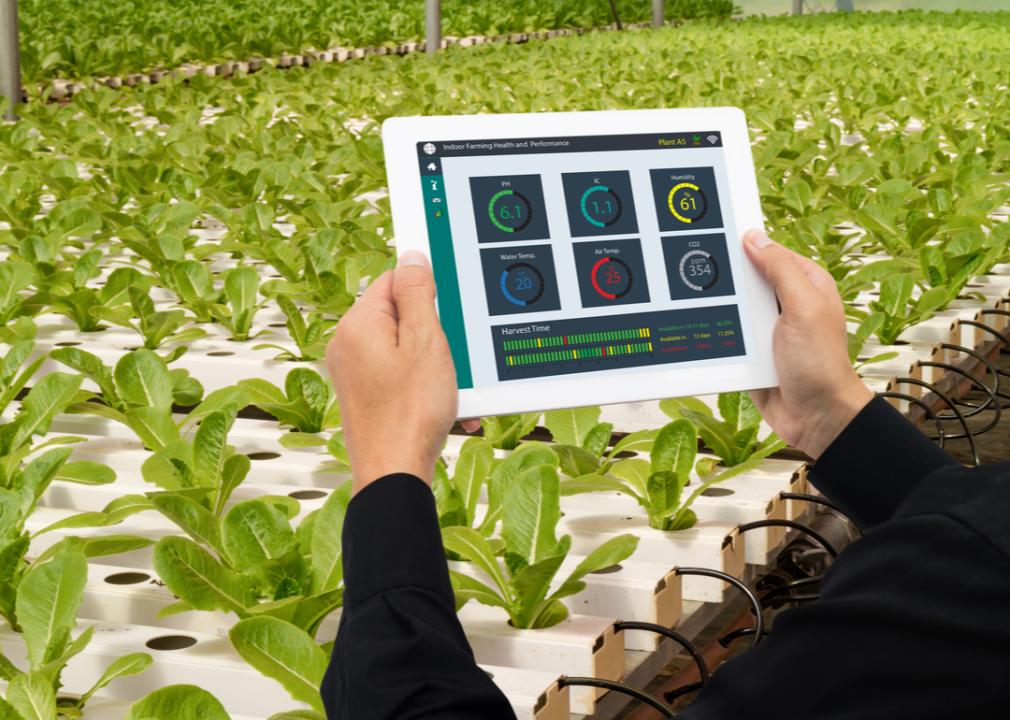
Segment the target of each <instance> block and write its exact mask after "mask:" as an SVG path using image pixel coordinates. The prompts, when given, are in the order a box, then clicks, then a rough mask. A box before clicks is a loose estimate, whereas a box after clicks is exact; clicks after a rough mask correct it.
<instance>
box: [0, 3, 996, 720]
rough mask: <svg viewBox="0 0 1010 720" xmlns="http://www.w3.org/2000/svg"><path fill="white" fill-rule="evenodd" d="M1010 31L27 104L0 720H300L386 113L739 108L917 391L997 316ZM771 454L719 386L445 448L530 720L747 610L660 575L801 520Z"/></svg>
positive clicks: (782, 210)
mask: <svg viewBox="0 0 1010 720" xmlns="http://www.w3.org/2000/svg"><path fill="white" fill-rule="evenodd" d="M1008 24H1010V21H1008V18H1007V16H1004V15H993V16H989V15H987V16H974V15H955V16H943V17H936V16H932V15H918V14H916V15H897V16H865V17H863V16H859V17H857V16H853V17H848V18H816V19H809V20H803V21H796V20H786V19H783V20H768V19H760V20H750V21H746V22H741V23H733V24H732V25H722V26H720V25H715V24H712V25H709V24H689V25H686V26H684V27H681V28H678V29H676V30H672V29H665V30H657V31H635V32H629V33H625V34H617V33H612V34H606V35H602V34H601V35H595V36H593V37H591V38H588V37H583V38H570V39H564V40H555V41H551V42H544V43H534V44H530V45H526V46H522V47H519V46H483V47H476V48H469V49H457V50H452V51H450V52H447V53H445V54H444V55H442V56H440V57H438V58H437V59H434V60H431V59H426V58H423V57H407V58H372V59H368V60H364V61H362V62H360V63H355V64H346V65H319V66H315V67H313V68H311V69H308V70H304V71H302V70H298V71H290V72H263V73H259V74H256V75H254V76H249V77H244V76H238V77H234V78H230V79H227V80H224V79H214V80H212V79H207V78H194V79H193V80H192V82H190V83H186V84H183V83H172V82H169V83H167V84H164V85H159V86H157V87H144V88H138V89H133V90H126V91H112V90H102V89H100V90H95V91H85V92H83V93H82V94H81V95H79V96H77V97H76V98H75V99H74V101H73V102H72V103H71V104H69V105H66V106H62V107H60V106H53V105H44V104H31V105H28V106H25V107H23V108H22V109H21V110H20V114H21V116H22V119H21V120H20V121H19V122H18V123H16V124H9V125H4V126H2V127H0V136H2V137H0V140H2V142H0V246H2V247H0V251H2V253H3V263H2V264H0V321H2V322H3V327H2V329H0V342H2V343H3V345H2V347H0V349H2V356H3V359H2V360H0V391H2V394H0V410H2V413H3V414H2V423H3V424H2V426H0V469H2V472H0V483H2V486H0V517H2V525H0V616H2V618H3V625H2V629H0V648H2V653H3V654H2V656H0V678H2V680H3V684H4V685H5V686H6V691H5V693H4V696H5V697H6V703H0V717H4V718H14V719H17V718H21V719H22V720H50V719H52V718H58V717H60V718H62V717H67V718H70V717H80V716H81V715H82V712H83V711H82V708H83V707H84V706H85V705H86V706H87V712H86V716H87V717H88V718H91V717H94V718H121V717H123V716H124V715H127V714H128V716H129V717H130V718H134V719H138V720H139V719H140V718H163V719H164V720H169V718H171V719H172V720H180V719H182V720H185V719H188V718H194V719H195V718H200V720H216V719H217V718H222V717H229V716H230V717H232V718H235V719H236V720H238V719H240V718H246V719H257V720H262V719H263V718H267V717H275V718H278V719H280V718H290V719H294V718H300V719H303V720H304V719H305V718H321V717H322V712H321V706H320V701H319V698H318V684H319V681H320V680H321V677H322V673H323V671H324V669H325V666H326V663H327V660H328V652H327V651H328V649H329V645H330V643H331V642H332V640H333V637H334V634H335V629H336V624H337V619H338V617H339V612H340V610H339V608H340V602H341V595H342V585H341V564H340V547H339V528H340V526H341V522H342V517H343V513H344V510H345V508H346V505H347V502H348V500H349V497H348V496H349V491H348V483H347V478H348V468H347V465H346V463H345V459H346V457H345V453H344V447H343V444H342V442H341V433H340V416H339V411H338V409H337V407H336V404H335V402H334V399H333V396H332V392H331V390H330V389H329V385H328V383H327V381H326V380H325V378H324V376H323V375H322V374H321V371H322V367H321V364H320V362H319V360H320V357H321V355H322V352H323V348H324V346H325V342H326V340H327V337H328V334H329V333H330V331H331V330H332V327H333V325H334V321H335V320H336V318H338V317H339V315H340V313H341V312H342V311H343V310H345V309H346V308H347V307H348V305H349V304H350V303H351V302H352V301H353V298H354V297H355V295H356V294H357V293H358V292H359V290H360V288H361V286H362V285H364V284H365V283H367V281H368V279H369V278H371V277H374V276H375V275H376V274H377V273H378V272H379V271H381V270H382V269H384V268H386V267H388V266H389V265H390V264H391V250H390V248H389V243H388V238H389V218H388V201H387V199H386V198H385V195H384V190H383V187H384V171H383V164H382V157H381V149H380V143H379V137H378V123H380V122H381V121H382V120H383V119H384V118H385V117H388V116H391V115H404V114H416V113H447V112H454V113H460V112H477V111H491V112H496V111H497V112H501V111H515V110H524V111H535V110H560V109H588V108H597V107H610V108H623V107H654V106H700V105H730V104H732V105H738V106H741V107H743V108H744V109H745V110H746V111H747V112H748V115H749V118H750V121H751V124H752V135H753V140H754V143H755V157H756V162H757V166H758V167H759V168H760V174H761V185H762V194H763V203H764V209H765V212H766V214H767V221H768V227H769V228H770V230H771V232H772V234H773V236H774V237H776V239H778V240H779V241H781V242H783V243H785V244H787V245H789V246H791V247H794V248H796V249H798V250H800V251H802V252H804V253H806V254H808V255H811V256H813V257H815V258H817V259H818V260H819V261H821V262H822V263H823V264H825V265H826V266H827V267H828V268H829V269H830V270H831V272H832V273H833V275H834V276H835V277H836V279H837V281H838V285H839V287H840V289H841V291H842V294H843V296H844V298H845V300H846V302H847V307H848V312H849V316H850V320H851V324H850V330H851V332H852V349H851V352H852V359H853V362H854V363H856V364H857V365H858V366H859V368H860V372H861V373H862V374H863V376H864V377H865V378H866V380H867V382H868V384H869V385H870V386H871V387H873V388H874V389H875V390H879V391H885V390H888V389H891V390H899V391H901V392H904V393H907V394H908V395H911V396H913V397H916V398H918V397H924V396H926V395H927V392H926V389H925V388H923V387H922V386H920V385H916V384H910V383H902V382H901V379H902V378H909V377H911V378H913V379H918V380H924V381H926V382H928V383H930V384H935V383H942V382H943V379H944V378H943V376H944V375H945V374H947V373H949V372H950V371H948V370H946V369H945V368H943V367H936V366H922V365H920V363H921V362H929V361H937V360H940V361H950V362H952V363H957V362H961V361H962V360H964V359H965V357H966V355H965V354H964V353H963V352H960V351H957V350H952V349H950V347H941V344H946V345H948V346H950V345H958V346H966V347H967V348H969V349H983V350H986V351H988V350H991V343H992V341H993V340H994V339H998V338H999V337H1000V336H999V335H997V333H1002V332H1003V331H1004V330H1006V329H1007V327H1008V324H1007V322H1006V320H1007V316H1005V315H1002V314H999V313H993V312H991V311H993V310H1001V309H1003V308H1004V306H1005V303H1006V298H1007V297H1008V290H1010V265H1007V264H1003V263H1006V262H1007V261H1008V260H1010V258H1008V257H1007V255H1008V249H1007V241H1008V240H1010V224H1008V223H1007V222H1006V220H1007V214H1008V208H1007V202H1008V198H1010V184H1008V174H1010V140H1008V137H1010V132H1008V128H1007V125H1006V123H1007V118H1010V107H1008V104H1010V100H1008V97H1010V94H1008V93H1007V92H1006V90H1007V88H1006V86H1005V84H1002V83H1005V79H1004V78H1001V77H1000V76H999V73H998V70H999V68H1004V67H1007V66H1008V64H1010V57H1008V55H1010V49H1008V48H1007V46H1006V44H1005V32H1006V25H1008ZM853 48H859V57H860V64H858V65H853V64H852V62H851V57H853V55H851V54H850V53H851V51H852V49H853ZM601 67H606V68H607V69H608V70H607V73H606V75H607V79H606V82H605V83H603V82H602V81H603V78H602V77H601V76H600V73H599V68H601ZM502 68H509V72H503V70H502ZM561 78H564V80H561ZM970 323H977V324H970ZM987 327H988V328H991V329H987ZM969 359H970V358H969ZM895 402H897V403H898V404H899V405H900V406H901V407H902V409H912V406H910V405H909V404H908V402H906V401H899V400H895ZM264 418H270V419H264ZM538 426H539V427H542V428H546V433H544V432H541V433H540V434H539V435H538V436H539V437H542V438H547V437H548V435H547V433H549V434H550V437H551V438H552V440H551V441H549V442H548V441H539V442H523V438H524V437H526V436H527V435H528V434H529V433H530V432H531V431H533V430H534V428H536V427H538ZM391 431H395V429H391ZM698 440H700V441H701V445H702V447H703V449H702V450H701V451H700V452H697V453H696V452H695V447H697V446H698ZM782 450H783V448H782V444H781V443H780V442H779V441H778V440H777V439H776V438H775V437H774V436H772V435H771V434H770V432H769V430H768V428H767V427H766V426H764V425H763V424H762V423H761V422H760V419H759V418H758V416H757V414H756V411H755V410H754V408H753V406H752V405H750V404H749V402H748V400H747V399H746V397H745V396H742V395H739V394H732V395H725V396H721V397H719V398H714V397H712V398H695V399H686V400H676V401H674V400H669V401H664V402H661V403H658V404H657V403H644V404H637V405H633V406H630V405H629V406H614V407H607V408H603V409H602V410H601V409H599V408H587V409H579V410H570V411H561V412H552V413H546V414H544V415H543V416H540V415H525V416H514V417H507V418H493V419H488V420H486V421H485V422H484V428H483V437H477V438H465V437H462V436H453V437H452V438H450V440H449V443H448V445H447V447H446V449H445V452H444V454H443V461H444V462H442V463H440V464H439V467H438V472H437V477H436V485H435V488H436V497H437V500H438V505H439V512H440V514H441V517H442V521H443V525H444V539H445V545H446V553H447V557H448V558H449V559H450V564H451V569H452V572H453V578H454V583H455V587H456V589H457V591H458V595H459V600H460V602H461V603H462V602H463V601H465V600H469V602H466V603H465V605H463V607H462V608H461V609H460V616H461V618H462V620H463V625H464V628H465V630H466V633H467V636H468V638H469V640H470V642H471V644H472V646H473V648H474V651H475V654H476V656H477V659H478V661H479V662H480V663H481V664H482V665H483V666H484V667H485V668H486V669H487V671H488V672H489V673H491V675H492V676H493V678H494V680H495V681H496V682H497V683H499V685H500V686H501V687H502V689H503V690H504V691H505V693H506V695H507V696H508V697H509V699H510V700H511V702H512V703H513V705H514V707H515V709H516V712H517V714H518V715H519V717H520V718H533V717H536V718H561V717H565V716H566V715H567V714H569V713H573V714H576V715H590V714H593V713H594V712H596V711H597V706H601V707H602V706H603V704H605V703H607V702H608V697H607V696H606V695H605V693H604V691H603V690H597V689H592V688H585V687H573V688H571V689H563V690H562V689H559V688H558V686H557V680H558V678H559V676H561V675H578V676H592V677H598V678H609V679H620V678H621V677H622V676H625V675H626V674H632V675H633V674H634V669H635V668H636V667H640V666H643V665H645V664H647V661H648V659H649V658H650V657H654V655H655V653H666V655H665V656H664V657H667V658H668V657H669V656H670V655H672V652H673V650H672V645H671V642H670V641H669V640H663V641H662V642H660V640H661V638H660V637H659V636H657V635H656V634H654V633H647V632H641V631H625V632H620V631H617V630H616V629H615V620H639V621H651V622H656V623H659V624H661V625H664V626H666V627H672V628H679V629H682V630H684V632H685V633H686V634H689V635H693V634H694V633H695V632H696V631H697V630H698V628H699V627H700V625H701V624H702V622H703V621H702V619H704V618H711V617H712V614H713V613H712V610H713V608H717V607H718V604H719V603H721V602H723V601H724V599H725V598H726V597H729V596H730V595H731V594H732V593H734V592H736V591H735V590H734V589H733V588H732V587H730V586H729V585H725V584H723V583H720V582H718V581H716V580H713V579H710V578H706V577H698V576H691V575H684V576H681V575H678V574H677V572H676V569H677V568H679V567H685V566H692V567H702V568H711V569H717V570H721V571H724V572H726V573H728V574H730V575H732V576H735V577H738V578H744V579H746V580H749V581H752V580H753V579H754V577H755V576H756V575H758V574H760V573H761V570H762V568H763V567H765V566H767V565H768V564H769V563H770V562H771V561H772V560H773V559H774V557H775V555H776V553H777V550H778V549H779V548H781V546H782V544H783V542H784V540H785V537H786V536H785V533H784V530H783V528H779V527H772V528H763V529H761V530H759V531H754V532H748V533H746V534H743V533H740V532H739V531H738V527H739V525H740V524H742V523H748V522H752V521H757V520H764V519H768V518H772V519H796V518H799V517H801V516H802V515H803V514H804V513H805V512H807V510H808V508H806V507H804V506H803V504H802V503H798V502H795V501H788V502H784V501H782V500H781V498H780V497H779V496H780V493H782V492H783V491H793V492H796V491H801V492H802V491H809V487H808V486H807V484H806V480H805V465H804V463H803V462H802V461H801V460H797V459H795V458H796V454H795V453H790V452H786V453H785V457H783V453H782ZM789 458H792V459H789ZM716 484H718V485H719V487H718V488H714V487H713V486H714V485H716ZM711 490H716V491H717V492H710V491H711ZM524 496H525V497H524ZM531 496H535V498H536V502H535V503H530V502H517V501H515V500H516V499H520V498H521V499H523V500H530V499H532V497H531ZM661 498H662V499H661ZM670 498H676V499H677V500H676V502H673V501H671V500H670ZM530 505H539V506H544V507H547V508H549V512H547V513H546V517H547V518H549V520H550V522H548V523H546V524H547V525H549V526H551V527H549V530H550V532H549V533H548V536H549V537H548V539H547V540H543V539H541V540H540V541H538V542H537V543H535V544H534V543H533V542H532V541H531V537H532V528H531V523H532V519H531V518H529V517H527V516H526V515H525V514H524V510H523V508H526V507H529V506H530ZM506 553H508V556H509V558H510V561H509V562H508V563H506V562H505V561H504V557H505V554H506ZM534 571H536V572H537V573H540V572H543V573H545V574H546V575H548V576H551V577H552V580H551V582H550V584H549V585H546V584H544V583H541V584H539V586H538V587H536V588H535V589H533V588H532V583H530V582H527V581H528V579H529V577H530V576H531V574H532V573H533V572H534ZM599 571H604V572H599ZM524 575H525V576H526V577H524ZM264 676H265V677H266V678H269V679H264ZM639 679H640V678H639ZM169 686H171V687H169ZM198 688H202V689H198ZM149 693H153V694H150V695H149ZM144 696H147V698H146V699H145V700H142V701H141V702H140V703H139V704H137V705H135V706H133V708H132V709H130V708H131V704H132V703H134V702H135V701H137V700H138V699H139V698H142V697H144ZM212 696H216V698H217V700H214V699H213V697H212Z"/></svg>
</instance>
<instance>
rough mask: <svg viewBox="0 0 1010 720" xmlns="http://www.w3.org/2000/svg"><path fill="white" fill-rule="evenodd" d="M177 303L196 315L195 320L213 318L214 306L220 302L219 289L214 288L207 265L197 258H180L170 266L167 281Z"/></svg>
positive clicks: (205, 321) (206, 320)
mask: <svg viewBox="0 0 1010 720" xmlns="http://www.w3.org/2000/svg"><path fill="white" fill-rule="evenodd" d="M167 285H168V287H170V288H171V289H172V290H173V291H174V292H175V294H176V297H177V298H178V299H179V303H180V304H181V305H183V306H184V307H185V308H187V309H188V310H189V311H190V312H191V313H193V315H194V316H195V317H196V319H197V322H202V323H207V322H211V321H212V320H213V319H214V306H215V305H217V304H219V303H220V302H221V291H219V290H216V289H215V288H214V280H213V278H212V277H211V274H210V270H208V269H207V266H206V265H204V264H203V263H201V262H199V261H197V260H182V261H180V262H177V263H175V265H174V266H173V267H172V275H171V278H170V280H169V281H168V283H167Z"/></svg>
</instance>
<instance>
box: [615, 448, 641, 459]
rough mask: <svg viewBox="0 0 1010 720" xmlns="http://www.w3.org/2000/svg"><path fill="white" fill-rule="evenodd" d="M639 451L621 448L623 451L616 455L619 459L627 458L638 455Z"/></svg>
mask: <svg viewBox="0 0 1010 720" xmlns="http://www.w3.org/2000/svg"><path fill="white" fill-rule="evenodd" d="M637 455H638V453H633V452H631V451H630V450H621V452H619V453H617V454H616V455H614V457H615V458H616V459H617V460H625V459H627V458H633V457H637Z"/></svg>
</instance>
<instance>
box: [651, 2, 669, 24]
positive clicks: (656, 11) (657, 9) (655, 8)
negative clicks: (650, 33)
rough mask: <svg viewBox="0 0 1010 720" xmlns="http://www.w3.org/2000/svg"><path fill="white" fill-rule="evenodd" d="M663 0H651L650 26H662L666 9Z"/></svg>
mask: <svg viewBox="0 0 1010 720" xmlns="http://www.w3.org/2000/svg"><path fill="white" fill-rule="evenodd" d="M665 4H666V3H664V2H663V0H652V27H663V24H664V23H665V22H666V10H665V8H664V7H663V6H664V5H665Z"/></svg>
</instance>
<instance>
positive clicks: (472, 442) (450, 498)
mask: <svg viewBox="0 0 1010 720" xmlns="http://www.w3.org/2000/svg"><path fill="white" fill-rule="evenodd" d="M494 462H495V460H494V448H493V447H492V446H491V443H489V442H488V441H487V440H485V439H483V438H469V439H467V441H466V442H465V443H463V447H462V448H461V449H460V451H459V458H458V459H457V460H456V466H455V468H454V470H453V474H452V477H451V478H450V477H449V474H448V472H447V471H446V468H445V465H444V463H441V462H439V463H438V465H437V466H436V468H435V477H434V480H433V482H432V489H433V490H434V492H435V504H436V507H437V508H438V520H439V525H440V526H441V527H447V526H449V525H461V526H463V527H474V525H475V523H476V521H477V518H476V515H477V503H478V501H479V500H480V493H481V490H482V489H483V487H484V484H485V483H486V482H487V481H488V478H489V477H490V475H491V469H492V467H493V466H494ZM491 513H493V510H489V514H491Z"/></svg>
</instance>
